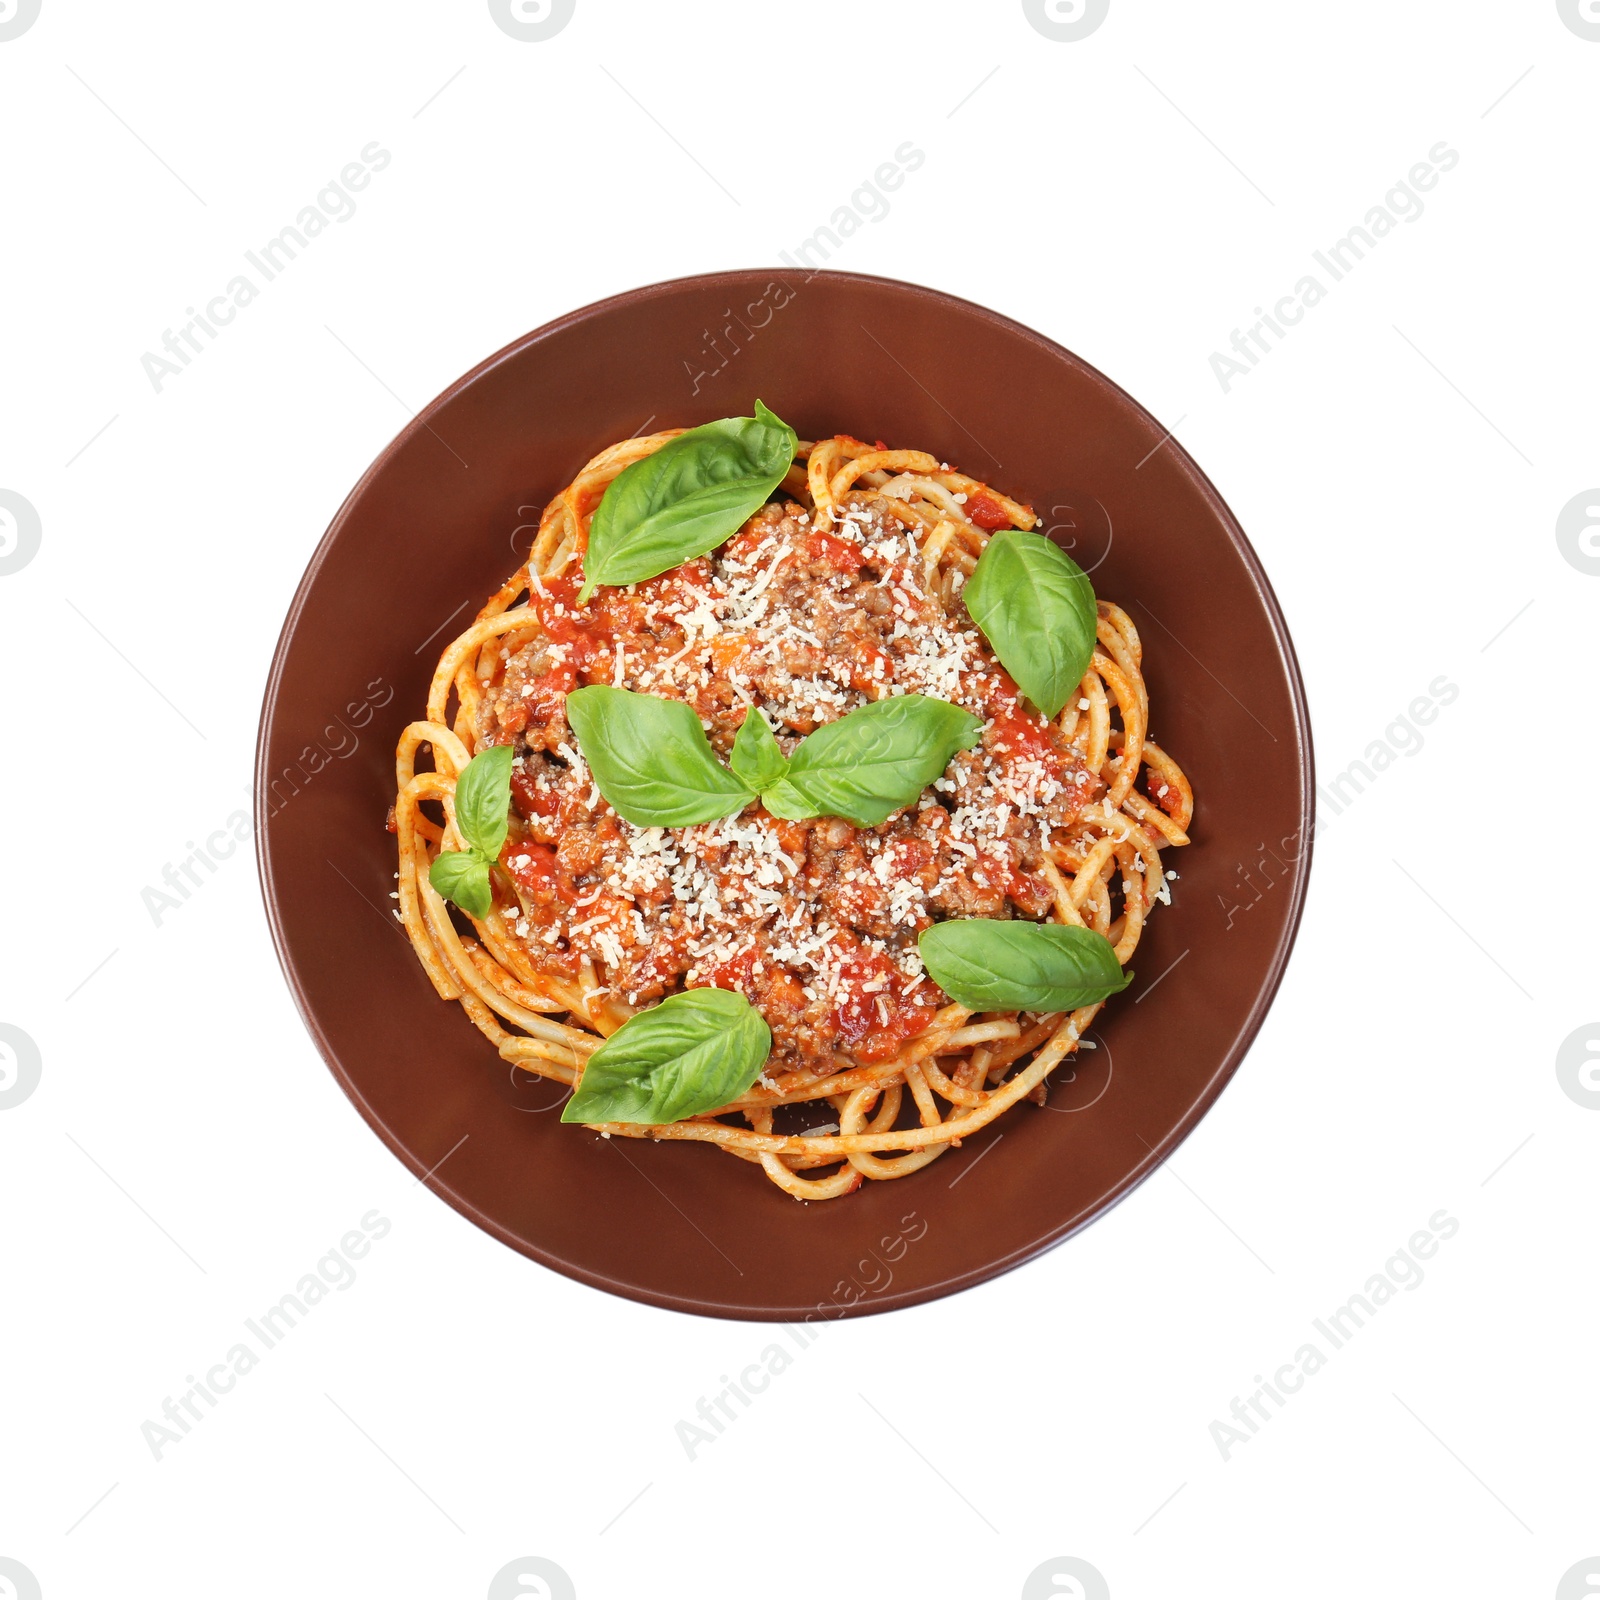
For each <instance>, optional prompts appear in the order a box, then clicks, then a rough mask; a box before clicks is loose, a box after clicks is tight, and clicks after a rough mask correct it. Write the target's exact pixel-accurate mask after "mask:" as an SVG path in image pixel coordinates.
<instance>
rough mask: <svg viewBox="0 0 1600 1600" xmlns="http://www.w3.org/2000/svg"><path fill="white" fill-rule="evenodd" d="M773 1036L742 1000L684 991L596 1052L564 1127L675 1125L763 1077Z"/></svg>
mask: <svg viewBox="0 0 1600 1600" xmlns="http://www.w3.org/2000/svg"><path fill="white" fill-rule="evenodd" d="M771 1050H772V1031H771V1029H769V1028H768V1027H767V1025H766V1023H765V1022H764V1021H763V1020H762V1017H761V1013H760V1012H759V1011H757V1010H756V1009H755V1007H754V1006H752V1005H751V1004H750V1002H749V1001H748V1000H746V999H745V997H744V996H743V995H742V994H734V993H733V992H732V991H731V990H728V989H689V990H687V991H685V992H684V993H683V994H675V995H672V996H670V997H669V998H668V999H666V1000H663V1001H662V1002H661V1004H660V1005H658V1006H652V1007H651V1009H650V1010H648V1011H641V1012H640V1013H639V1014H638V1016H636V1017H630V1018H629V1019H628V1020H627V1021H626V1022H625V1023H623V1025H622V1026H621V1027H620V1028H618V1029H617V1031H616V1032H615V1033H614V1034H612V1035H611V1037H610V1038H609V1039H607V1040H606V1042H605V1043H604V1044H603V1045H601V1046H600V1048H599V1049H598V1050H596V1051H595V1053H594V1054H593V1055H592V1056H590V1057H589V1060H588V1064H587V1065H586V1066H585V1067H584V1069H583V1077H582V1078H581V1079H580V1080H579V1083H578V1087H577V1088H576V1089H575V1090H574V1091H573V1094H572V1098H571V1099H570V1100H568V1101H567V1103H566V1106H565V1107H564V1108H563V1110H562V1112H561V1120H562V1121H563V1122H651V1123H657V1122H678V1121H680V1120H681V1119H682V1118H684V1117H692V1116H697V1115H698V1114H699V1113H700V1112H702V1111H714V1110H715V1109H716V1108H717V1107H718V1106H720V1105H726V1104H727V1102H728V1101H730V1100H736V1099H738V1097H739V1096H740V1095H742V1094H743V1093H744V1092H745V1090H746V1089H748V1088H749V1087H750V1085H751V1084H752V1083H754V1082H755V1081H756V1079H757V1078H758V1077H760V1075H761V1069H762V1067H763V1066H765V1065H766V1060H767V1056H768V1054H769V1053H770V1052H771Z"/></svg>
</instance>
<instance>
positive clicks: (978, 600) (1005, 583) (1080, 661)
mask: <svg viewBox="0 0 1600 1600" xmlns="http://www.w3.org/2000/svg"><path fill="white" fill-rule="evenodd" d="M961 597H962V599H963V600H965V601H966V603H967V610H968V612H969V613H970V614H971V616H972V620H973V621H974V622H976V623H977V624H978V626H979V628H981V629H982V630H983V636H984V638H986V639H987V640H988V641H989V644H990V646H991V647H992V648H993V650H994V653H995V654H996V655H997V656H999V658H1000V662H1001V665H1002V666H1004V667H1005V669H1006V671H1007V672H1009V673H1010V674H1011V676H1012V677H1013V678H1015V679H1016V681H1017V687H1018V688H1019V689H1021V690H1022V692H1023V693H1024V694H1025V695H1026V696H1027V697H1028V698H1029V699H1030V700H1031V701H1032V702H1033V703H1034V705H1035V706H1037V707H1038V708H1039V710H1040V711H1042V712H1043V713H1044V714H1045V715H1046V716H1047V717H1054V716H1056V715H1057V714H1058V713H1059V712H1060V710H1061V708H1062V706H1064V705H1065V704H1066V703H1067V701H1068V700H1069V699H1071V698H1072V697H1073V696H1074V695H1075V694H1077V692H1078V685H1079V683H1080V682H1081V681H1082V679H1083V675H1084V673H1085V672H1086V671H1087V670H1088V667H1089V661H1090V658H1091V657H1092V656H1093V655H1094V639H1095V622H1096V615H1097V614H1096V611H1095V603H1094V585H1093V584H1091V583H1090V582H1089V578H1088V575H1087V574H1086V573H1085V572H1084V570H1083V568H1082V567H1080V566H1079V565H1078V563H1077V562H1076V561H1074V560H1073V559H1072V557H1071V556H1069V555H1068V554H1067V553H1066V551H1065V550H1063V549H1062V548H1061V547H1060V546H1059V545H1057V544H1054V543H1052V542H1051V541H1050V540H1049V539H1047V538H1045V536H1044V535H1043V534H1042V533H1022V532H1020V531H1018V530H1016V529H1011V530H1009V531H1007V532H1005V533H997V534H995V535H994V537H993V538H991V539H990V540H989V543H988V545H987V546H986V547H985V549H984V552H983V554H982V555H981V556H980V557H979V558H978V565H977V569H976V570H975V571H974V572H973V574H972V576H971V577H970V578H968V579H967V583H966V587H965V588H964V589H963V590H962V591H961Z"/></svg>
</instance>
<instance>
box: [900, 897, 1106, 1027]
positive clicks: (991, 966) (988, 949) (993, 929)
mask: <svg viewBox="0 0 1600 1600" xmlns="http://www.w3.org/2000/svg"><path fill="white" fill-rule="evenodd" d="M917 949H918V950H919V951H920V952H921V953H922V964H923V966H925V967H926V968H927V969H928V974H929V976H930V977H931V978H932V979H933V981H934V982H935V983H937V984H938V985H939V987H940V988H941V989H943V990H944V992H945V993H946V994H947V995H949V996H950V998H951V999H952V1000H954V1001H956V1003H957V1004H959V1005H963V1006H966V1007H967V1009H968V1010H969V1011H1072V1010H1075V1009H1076V1008H1077V1007H1078V1006H1087V1005H1093V1004H1094V1003H1095V1002H1096V1001H1097V1000H1104V999H1105V998H1106V997H1107V996H1108V995H1113V994H1119V993H1121V991H1122V990H1124V989H1126V988H1127V987H1128V985H1129V984H1130V983H1132V982H1133V974H1132V973H1131V972H1125V971H1124V970H1123V969H1122V968H1121V967H1120V966H1118V965H1117V955H1116V951H1115V950H1113V949H1112V947H1111V941H1110V940H1109V939H1106V938H1105V937H1103V936H1102V935H1101V934H1098V933H1096V932H1095V931H1094V930H1093V929H1092V928H1066V927H1063V926H1062V925H1061V924H1060V923H1056V922H994V921H990V920H988V919H985V918H975V919H973V920H971V921H967V922H938V923H935V924H934V925H933V927H931V928H929V929H927V930H926V931H925V932H924V933H923V934H922V936H921V937H920V938H919V939H918V940H917Z"/></svg>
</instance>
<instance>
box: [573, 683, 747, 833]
mask: <svg viewBox="0 0 1600 1600" xmlns="http://www.w3.org/2000/svg"><path fill="white" fill-rule="evenodd" d="M567 721H568V723H569V724H570V725H571V727H572V731H573V732H574V733H575V734H576V735H577V736H578V749H579V750H580V751H581V752H582V753H583V759H584V760H585V761H587V762H588V763H589V770H590V771H591V772H592V773H593V774H594V781H595V782H596V783H597V784H599V785H600V793H601V794H603V795H604V796H605V797H606V799H607V800H609V801H610V802H611V805H612V807H613V809H614V810H615V811H616V812H617V813H618V814H619V815H621V816H624V817H626V818H627V819H628V821H629V822H631V823H633V824H634V825H635V826H636V827H640V828H686V827H688V826H689V825H690V824H691V823H695V822H714V821H715V820H716V819H717V818H718V817H731V816H732V815H733V814H734V812H736V811H742V810H743V809H744V808H745V807H746V806H747V805H749V803H750V801H751V800H752V798H754V797H753V795H752V794H751V792H750V790H749V789H747V788H746V787H745V786H744V785H743V784H742V783H740V782H739V780H738V779H737V778H735V777H734V776H733V775H732V773H730V772H729V771H728V769H727V768H726V767H724V766H723V765H722V763H721V762H720V761H718V760H717V758H716V754H715V753H714V752H713V750H712V748H711V744H710V741H709V740H708V739H707V738H706V734H705V729H704V728H702V727H701V726H700V719H699V717H697V716H696V715H695V713H694V708H693V707H692V706H689V705H685V704H684V702H683V701H682V700H663V699H662V698H661V697H660V696H659V695H653V694H634V693H633V691H632V690H630V689H613V688H610V687H608V686H607V685H605V684H603V683H596V684H590V685H589V686H588V688H586V689H574V690H573V691H572V693H571V694H569V695H568V696H567Z"/></svg>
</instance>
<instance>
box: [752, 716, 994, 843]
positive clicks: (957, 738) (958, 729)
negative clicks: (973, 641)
mask: <svg viewBox="0 0 1600 1600" xmlns="http://www.w3.org/2000/svg"><path fill="white" fill-rule="evenodd" d="M982 730H983V722H982V719H981V718H978V717H975V716H973V715H972V713H971V712H970V711H963V710H962V709H961V707H960V706H953V705H951V704H950V702H949V701H948V700H935V699H932V698H931V697H929V696H927V695H920V694H904V695H894V696H892V697H891V698H890V699H887V700H877V701H874V702H873V704H871V705H867V706H858V707H857V708H856V709H855V710H854V711H851V712H848V713H847V714H846V715H844V716H842V717H840V718H839V720H838V721H837V722H829V723H827V724H825V725H824V726H823V727H820V728H818V729H817V731H816V732H815V733H813V734H810V735H808V736H807V737H806V738H804V739H802V740H801V741H800V743H799V745H798V746H797V747H796V749H795V752H794V754H793V755H792V756H790V757H789V772H788V776H787V777H786V778H784V779H783V780H782V781H781V782H779V783H777V784H774V785H773V787H772V788H771V789H769V790H768V791H767V792H766V793H764V794H763V795H762V797H761V798H762V803H763V804H764V805H765V806H766V808H767V810H769V811H770V812H771V813H772V814H773V815H774V816H775V817H791V818H793V817H819V816H829V817H844V818H845V819H846V820H847V821H850V822H853V823H855V825H856V826H857V827H858V828H872V827H876V826H877V824H878V823H880V822H882V821H883V819H884V818H885V817H887V816H888V815H889V814H890V813H891V812H893V811H898V810H900V809H901V807H902V806H908V805H910V804H911V802H912V801H913V800H915V799H916V798H917V796H918V795H919V794H921V793H922V791H923V790H924V789H925V788H926V787H927V786H928V785H929V784H930V783H932V782H933V780H934V779H935V778H937V777H940V776H941V775H942V774H943V772H944V769H945V768H946V767H947V766H948V765H949V764H950V758H951V756H953V755H954V754H955V753H956V751H957V750H970V749H971V748H972V746H973V745H975V744H976V743H977V742H978V735H979V734H980V733H981V732H982Z"/></svg>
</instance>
